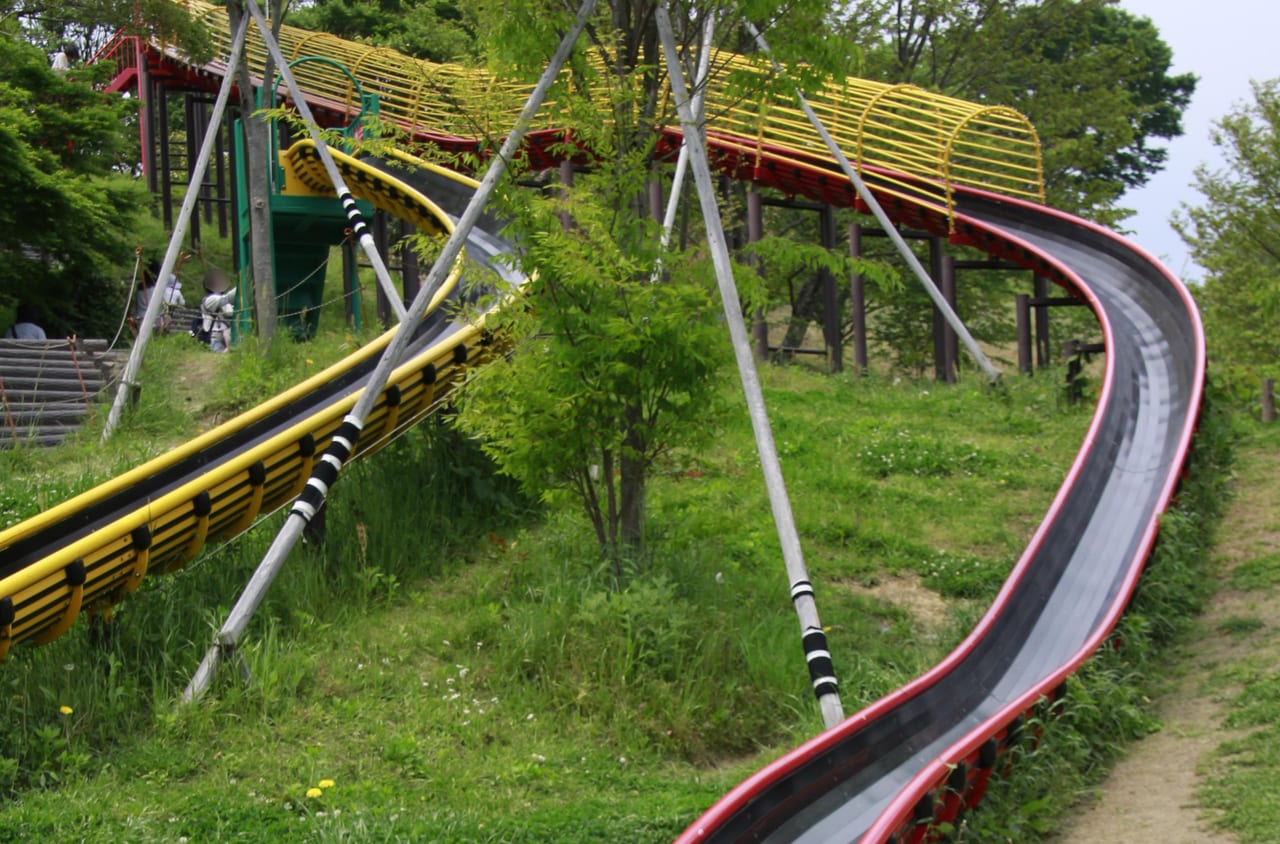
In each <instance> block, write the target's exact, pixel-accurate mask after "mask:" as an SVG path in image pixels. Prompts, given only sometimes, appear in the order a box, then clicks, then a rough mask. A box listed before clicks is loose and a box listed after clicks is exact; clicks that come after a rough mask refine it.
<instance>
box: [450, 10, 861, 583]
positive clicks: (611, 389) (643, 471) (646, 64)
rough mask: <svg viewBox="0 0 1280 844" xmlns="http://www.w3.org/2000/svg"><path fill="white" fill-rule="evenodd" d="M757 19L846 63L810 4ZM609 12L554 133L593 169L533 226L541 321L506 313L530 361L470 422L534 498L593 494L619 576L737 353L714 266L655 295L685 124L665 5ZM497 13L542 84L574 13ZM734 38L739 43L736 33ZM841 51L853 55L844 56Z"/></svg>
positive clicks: (688, 20)
mask: <svg viewBox="0 0 1280 844" xmlns="http://www.w3.org/2000/svg"><path fill="white" fill-rule="evenodd" d="M746 5H747V6H748V7H750V8H746V9H744V10H743V12H744V13H745V14H747V15H750V16H752V17H753V18H754V20H756V21H757V22H761V23H765V24H769V23H773V24H774V25H775V26H780V27H785V28H787V31H788V33H789V35H788V37H782V38H779V39H777V40H778V41H779V44H780V45H786V46H787V47H788V48H791V50H793V51H800V52H801V53H802V54H806V55H807V56H808V57H809V58H810V59H814V60H820V59H822V58H823V57H825V56H827V55H829V54H830V55H834V54H835V53H833V52H832V48H831V45H830V44H829V43H826V42H823V41H822V40H821V39H820V38H819V37H818V36H820V35H821V32H822V31H824V30H823V27H824V26H825V15H826V8H825V6H824V5H822V4H819V3H814V2H800V3H796V4H793V6H791V7H790V8H789V14H788V15H787V16H785V17H783V18H780V19H779V20H778V21H772V22H771V21H770V17H771V15H773V14H774V13H776V11H777V9H776V6H774V4H765V3H762V2H754V3H749V4H746ZM766 7H767V8H766ZM597 8H598V12H597V16H596V18H595V19H594V20H593V21H592V23H591V25H590V26H589V27H588V35H587V37H586V38H585V39H584V42H585V43H584V45H583V46H582V48H581V49H580V50H579V51H578V52H577V53H576V54H575V56H574V57H573V59H572V61H571V70H570V73H569V74H567V75H566V78H565V80H562V87H561V89H560V90H559V91H557V92H556V93H555V95H554V96H553V98H552V99H553V100H554V102H555V103H556V108H557V109H558V113H557V114H555V116H554V118H553V119H554V120H555V121H556V124H555V125H559V126H564V127H565V128H566V129H568V130H569V137H571V138H572V146H569V145H566V146H565V148H564V150H563V152H564V154H566V155H569V156H572V157H574V158H578V159H580V160H585V161H588V162H590V172H587V173H584V174H582V175H581V176H580V183H579V185H578V186H577V187H576V188H575V189H574V190H573V191H571V192H569V194H568V197H567V199H551V198H548V199H546V200H543V201H542V202H543V203H544V204H546V203H549V204H550V205H551V206H552V207H550V208H546V207H544V208H542V209H538V208H534V209H533V211H532V216H529V215H527V214H521V215H518V216H519V217H521V218H522V219H524V220H526V221H532V222H528V223H526V224H525V225H524V226H523V227H522V232H523V242H524V243H526V244H527V248H526V249H525V251H524V252H523V253H522V255H521V259H520V260H521V264H522V266H523V267H524V268H525V269H526V271H528V272H529V273H530V274H531V276H532V281H531V282H530V285H529V287H528V290H527V294H526V295H527V297H528V299H529V301H530V304H531V307H530V308H528V309H527V310H526V309H519V308H511V309H506V316H505V317H504V323H503V326H504V328H505V329H506V330H507V331H509V332H512V333H513V337H514V342H515V344H516V351H517V353H516V354H514V355H512V356H511V357H510V358H509V359H505V360H502V361H499V362H497V363H495V364H494V365H493V366H491V367H489V368H488V369H487V370H485V371H484V372H482V373H481V374H480V375H478V376H477V377H476V378H475V379H474V381H473V383H472V384H470V385H469V388H468V390H467V391H466V392H465V394H464V398H463V401H462V413H461V422H462V424H463V425H464V426H465V427H467V428H468V430H471V431H472V432H474V433H477V434H479V435H481V436H483V437H484V440H485V443H486V448H487V449H488V450H489V451H490V453H492V454H493V455H494V456H495V457H496V458H497V460H498V463H499V465H500V466H501V467H502V468H503V470H504V471H506V472H508V473H510V474H512V475H514V476H515V477H517V478H519V479H520V480H521V481H522V482H524V483H525V484H526V485H527V486H529V487H532V488H534V489H536V490H538V491H546V490H551V491H555V490H564V489H568V490H571V491H572V492H573V493H574V494H576V495H577V496H578V497H579V499H580V500H581V501H582V503H583V505H584V508H585V510H586V512H587V513H588V515H589V517H590V520H591V522H592V524H593V526H594V528H595V531H596V536H597V539H598V540H599V543H600V547H601V551H602V552H603V554H604V555H605V556H606V557H607V558H609V559H611V560H613V562H614V564H615V566H617V567H618V568H617V571H618V573H619V574H620V573H621V571H622V569H621V566H622V561H623V560H624V559H625V558H626V557H628V556H630V555H631V554H633V553H634V552H636V551H637V550H639V549H640V547H641V545H642V542H643V537H644V516H645V507H644V501H645V489H646V479H647V474H648V472H649V471H650V469H651V468H652V466H653V464H654V461H655V460H656V459H657V458H658V457H659V456H660V455H661V454H662V453H663V452H664V451H666V450H667V449H668V448H670V447H672V446H673V445H675V444H677V443H680V442H681V441H686V442H687V441H688V439H689V438H690V437H691V436H696V435H697V433H698V431H699V430H705V428H706V426H705V425H700V424H699V421H700V420H701V419H704V418H705V414H706V409H707V408H708V407H709V406H710V405H711V404H712V397H713V396H714V394H715V390H714V376H715V375H716V374H717V370H718V366H719V361H720V360H722V359H723V356H724V354H725V352H726V351H727V350H726V347H725V343H724V340H723V338H722V336H720V334H719V331H718V330H717V328H716V326H717V324H718V320H717V317H716V314H717V305H716V300H715V296H714V293H713V292H712V290H713V285H712V279H711V275H710V272H709V267H708V266H707V265H706V264H705V262H700V261H699V260H697V258H696V256H694V255H682V254H679V253H677V252H674V251H673V252H672V253H671V254H669V255H667V256H666V257H665V258H664V259H663V260H662V264H661V266H662V268H663V271H664V277H663V278H661V279H660V280H657V281H655V274H656V273H657V271H658V267H659V259H660V258H661V257H662V256H661V255H660V253H659V250H658V248H657V243H658V237H657V230H656V224H655V223H654V222H653V221H652V220H651V218H650V213H649V207H648V200H647V183H648V180H649V178H650V173H651V169H650V168H651V160H652V156H653V152H654V149H655V144H656V141H657V135H656V132H655V129H656V128H657V127H659V126H662V125H668V124H670V123H674V122H675V118H674V115H673V114H672V113H671V111H669V109H670V108H671V100H670V98H669V97H666V96H664V88H665V86H666V76H665V73H664V71H663V69H662V60H661V53H660V49H659V46H658V38H657V30H656V23H655V19H654V9H655V8H656V3H655V2H653V0H615V2H613V3H610V4H601V5H600V6H598V7H597ZM480 10H481V15H480V20H482V21H485V26H486V30H485V35H486V39H487V40H486V43H487V44H488V45H489V46H490V52H491V56H492V57H493V60H494V61H495V62H499V63H506V64H507V70H508V72H510V70H511V68H512V67H513V66H514V68H515V72H519V71H520V70H524V71H526V72H534V73H536V72H537V71H540V70H541V69H542V68H541V63H540V60H538V59H535V61H537V64H533V62H531V57H542V56H546V55H548V54H549V53H550V51H551V48H552V46H553V45H554V43H555V41H556V40H557V39H558V34H557V33H558V32H561V31H563V28H564V27H563V23H564V20H563V19H564V15H565V10H564V6H563V4H561V3H560V2H558V0H529V1H528V2H518V3H510V2H496V0H490V2H488V3H484V4H482V5H481V7H480ZM683 12H684V15H683V16H682V18H681V28H682V36H683V38H682V40H683V42H684V44H685V45H686V46H687V45H689V44H693V43H696V41H697V34H698V26H697V24H698V23H699V22H700V17H699V12H700V10H698V9H695V8H693V7H685V8H684V9H683ZM701 13H702V14H705V13H706V11H705V9H704V10H701ZM724 31H726V32H728V33H730V36H731V37H734V38H736V37H737V34H738V33H737V29H736V27H735V26H734V24H733V22H730V23H729V24H727V25H725V27H724ZM801 42H803V44H802V43H801ZM806 45H807V46H806ZM836 52H838V53H839V55H840V56H841V57H843V47H840V49H839V50H838V51H836ZM792 55H793V56H794V52H793V53H792ZM815 64H817V65H818V66H819V67H821V66H822V62H821V61H817V62H815ZM535 205H536V203H535ZM549 212H567V213H568V215H569V216H570V217H572V218H573V220H574V221H575V225H574V226H571V227H569V228H568V230H561V229H560V228H559V226H558V224H554V223H551V222H550V221H551V220H553V219H555V218H554V217H553V216H551V214H550V213H549Z"/></svg>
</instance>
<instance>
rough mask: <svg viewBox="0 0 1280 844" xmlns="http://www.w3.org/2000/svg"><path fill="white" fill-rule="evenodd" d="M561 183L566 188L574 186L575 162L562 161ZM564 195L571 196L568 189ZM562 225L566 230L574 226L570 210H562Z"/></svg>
mask: <svg viewBox="0 0 1280 844" xmlns="http://www.w3.org/2000/svg"><path fill="white" fill-rule="evenodd" d="M560 184H562V185H564V186H565V187H566V188H571V187H573V162H572V161H561V162H560ZM564 197H565V198H566V199H567V198H568V197H569V192H568V191H567V190H566V191H564ZM560 227H561V228H563V229H564V230H565V231H570V230H571V229H572V228H573V217H572V216H571V215H570V214H569V212H568V211H561V212H560Z"/></svg>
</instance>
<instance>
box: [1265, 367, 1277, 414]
mask: <svg viewBox="0 0 1280 844" xmlns="http://www.w3.org/2000/svg"><path fill="white" fill-rule="evenodd" d="M1262 421H1263V422H1274V421H1276V382H1275V379H1274V378H1263V379H1262Z"/></svg>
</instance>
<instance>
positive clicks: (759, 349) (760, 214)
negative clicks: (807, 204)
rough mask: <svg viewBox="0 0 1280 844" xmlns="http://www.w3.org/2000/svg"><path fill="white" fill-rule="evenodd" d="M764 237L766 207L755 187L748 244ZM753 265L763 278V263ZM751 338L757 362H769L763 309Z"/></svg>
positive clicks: (750, 203) (749, 195) (749, 192)
mask: <svg viewBox="0 0 1280 844" xmlns="http://www.w3.org/2000/svg"><path fill="white" fill-rule="evenodd" d="M762 237H764V206H763V205H762V204H761V203H760V191H759V190H757V189H756V188H755V186H754V185H753V186H751V188H750V189H748V190H747V242H748V243H758V242H759V241H760V239H761V238H762ZM751 263H752V264H753V265H754V266H755V268H756V273H757V274H758V275H760V276H761V277H762V278H763V277H764V264H763V262H761V260H760V259H759V258H758V257H755V256H753V257H752V259H751ZM751 337H752V340H754V343H753V345H754V346H755V351H756V360H759V361H766V360H768V359H769V323H767V322H765V318H764V309H763V308H756V312H755V315H754V318H753V319H752V321H751Z"/></svg>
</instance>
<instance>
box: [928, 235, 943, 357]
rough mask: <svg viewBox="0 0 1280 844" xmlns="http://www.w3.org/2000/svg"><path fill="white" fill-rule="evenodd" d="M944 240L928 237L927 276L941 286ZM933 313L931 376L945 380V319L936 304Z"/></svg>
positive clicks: (932, 307) (931, 310)
mask: <svg viewBox="0 0 1280 844" xmlns="http://www.w3.org/2000/svg"><path fill="white" fill-rule="evenodd" d="M945 243H946V241H944V240H943V239H942V238H940V237H931V238H929V277H930V278H932V279H933V283H934V284H937V285H938V286H939V287H941V286H942V255H943V247H944V245H945ZM930 312H931V313H932V314H933V377H934V380H936V381H946V380H947V341H946V337H945V336H944V334H943V329H944V328H946V325H947V321H946V320H945V319H944V318H943V316H942V311H940V310H938V306H937V305H932V306H931V307H930Z"/></svg>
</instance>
